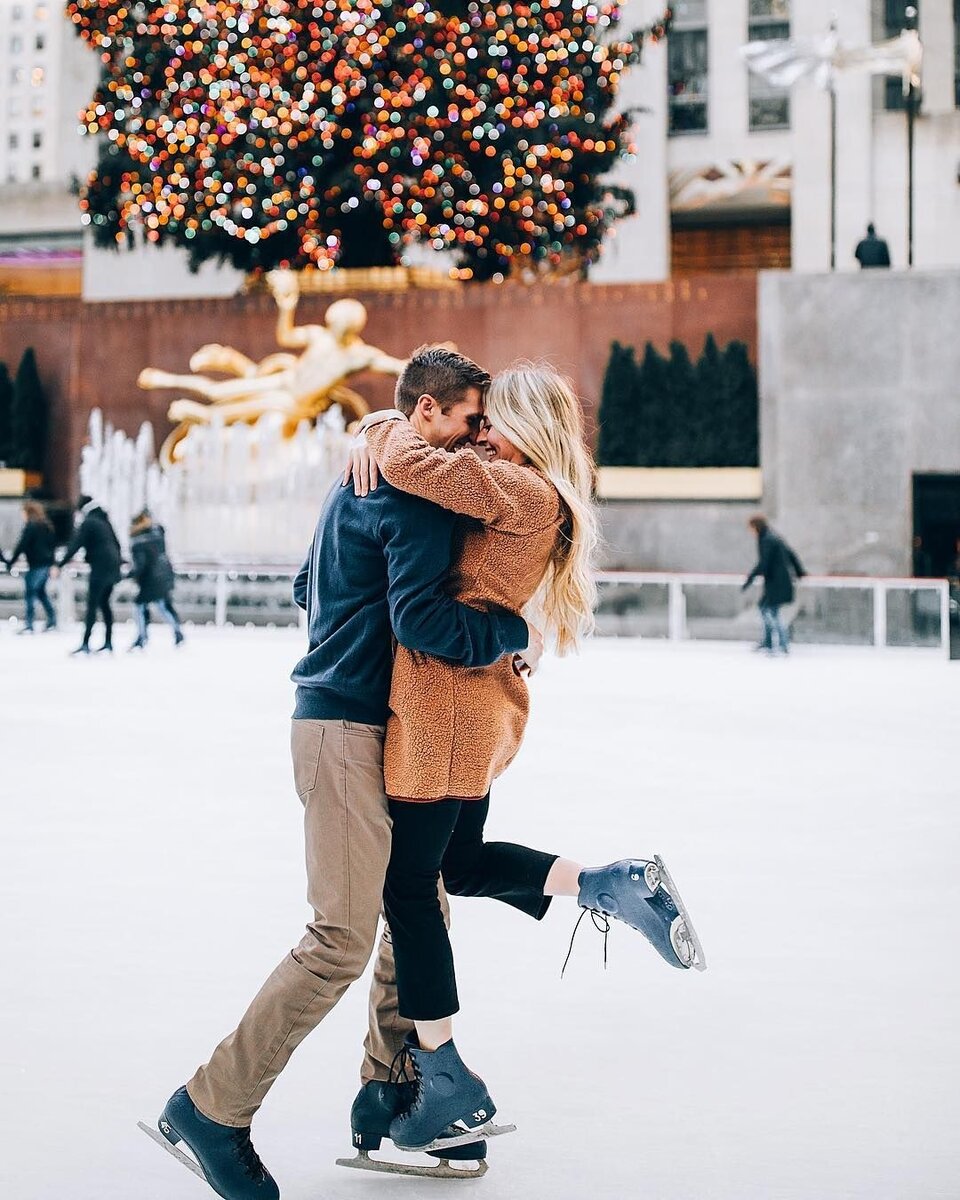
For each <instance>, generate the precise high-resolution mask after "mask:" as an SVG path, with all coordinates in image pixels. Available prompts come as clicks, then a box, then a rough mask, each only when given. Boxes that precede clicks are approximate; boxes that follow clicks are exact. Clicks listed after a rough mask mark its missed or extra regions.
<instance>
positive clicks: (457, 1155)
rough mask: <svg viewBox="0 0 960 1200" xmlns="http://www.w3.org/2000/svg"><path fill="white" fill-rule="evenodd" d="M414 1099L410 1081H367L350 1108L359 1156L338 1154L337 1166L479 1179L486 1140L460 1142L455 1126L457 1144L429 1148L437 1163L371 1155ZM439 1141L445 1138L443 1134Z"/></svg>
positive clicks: (452, 1134)
mask: <svg viewBox="0 0 960 1200" xmlns="http://www.w3.org/2000/svg"><path fill="white" fill-rule="evenodd" d="M412 1100H413V1084H411V1083H404V1082H397V1083H384V1082H382V1081H380V1080H374V1081H373V1082H371V1083H365V1084H364V1085H363V1087H362V1088H361V1089H360V1091H359V1093H358V1094H357V1098H356V1100H354V1102H353V1107H352V1108H351V1109H350V1132H351V1135H352V1137H353V1144H354V1146H355V1147H356V1150H357V1154H356V1157H355V1158H338V1159H337V1166H339V1167H354V1168H357V1169H358V1170H362V1171H382V1172H385V1173H387V1174H391V1175H420V1176H426V1177H429V1178H432V1179H478V1178H479V1177H480V1176H481V1175H484V1174H486V1170H487V1164H486V1162H485V1161H484V1160H485V1159H486V1157H487V1144H486V1142H483V1141H474V1142H470V1143H468V1144H466V1145H460V1144H459V1140H458V1134H459V1133H460V1132H461V1131H459V1130H455V1129H454V1128H453V1127H452V1126H451V1127H450V1130H449V1137H451V1138H454V1139H455V1140H457V1142H458V1144H456V1145H453V1146H445V1147H443V1148H442V1149H437V1150H430V1151H428V1154H429V1155H430V1157H431V1158H435V1159H437V1160H438V1162H437V1163H436V1165H434V1166H418V1165H416V1164H415V1163H395V1162H390V1161H386V1160H383V1159H377V1158H371V1157H370V1151H371V1150H379V1149H380V1145H381V1143H382V1141H383V1139H384V1138H389V1137H390V1122H391V1121H392V1120H393V1118H394V1117H396V1116H397V1115H398V1114H399V1113H401V1112H403V1111H404V1110H405V1109H406V1108H408V1107H409V1105H410V1102H411V1101H412ZM444 1132H447V1131H446V1130H445V1131H444ZM437 1141H438V1142H442V1141H443V1134H441V1135H440V1137H439V1138H438V1139H437ZM451 1162H463V1163H468V1162H473V1163H476V1166H475V1167H474V1168H473V1169H467V1168H460V1167H452V1166H451V1165H450V1163H451Z"/></svg>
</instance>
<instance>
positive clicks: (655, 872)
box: [643, 862, 661, 892]
mask: <svg viewBox="0 0 960 1200" xmlns="http://www.w3.org/2000/svg"><path fill="white" fill-rule="evenodd" d="M643 881H644V883H645V884H646V885H647V887H648V888H649V889H650V891H651V892H655V891H656V890H657V888H658V887H659V886H660V883H661V877H660V868H659V867H658V866H657V864H656V863H654V862H648V863H647V865H646V866H645V867H644V869H643Z"/></svg>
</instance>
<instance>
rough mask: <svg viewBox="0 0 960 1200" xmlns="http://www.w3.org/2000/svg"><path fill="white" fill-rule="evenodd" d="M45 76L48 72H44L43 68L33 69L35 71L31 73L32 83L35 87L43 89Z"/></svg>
mask: <svg viewBox="0 0 960 1200" xmlns="http://www.w3.org/2000/svg"><path fill="white" fill-rule="evenodd" d="M45 74H46V72H45V71H44V69H43V67H34V68H33V70H32V71H31V72H30V82H31V83H32V84H33V86H34V87H42V86H43V79H44V75H45Z"/></svg>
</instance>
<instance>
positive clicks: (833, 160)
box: [830, 80, 837, 271]
mask: <svg viewBox="0 0 960 1200" xmlns="http://www.w3.org/2000/svg"><path fill="white" fill-rule="evenodd" d="M836 269H837V89H836V87H834V84H833V80H831V81H830V270H831V271H835V270H836Z"/></svg>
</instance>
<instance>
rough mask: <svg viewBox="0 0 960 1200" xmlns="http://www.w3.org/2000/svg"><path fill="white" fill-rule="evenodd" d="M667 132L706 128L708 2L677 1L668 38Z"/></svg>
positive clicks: (693, 130) (701, 131) (697, 0)
mask: <svg viewBox="0 0 960 1200" xmlns="http://www.w3.org/2000/svg"><path fill="white" fill-rule="evenodd" d="M667 77H668V90H669V106H670V133H671V134H677V133H705V132H706V130H707V81H708V64H707V3H706V0H678V3H677V4H676V5H675V6H674V24H673V28H672V29H671V31H670V36H669V37H668V38H667Z"/></svg>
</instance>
